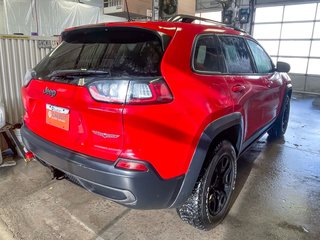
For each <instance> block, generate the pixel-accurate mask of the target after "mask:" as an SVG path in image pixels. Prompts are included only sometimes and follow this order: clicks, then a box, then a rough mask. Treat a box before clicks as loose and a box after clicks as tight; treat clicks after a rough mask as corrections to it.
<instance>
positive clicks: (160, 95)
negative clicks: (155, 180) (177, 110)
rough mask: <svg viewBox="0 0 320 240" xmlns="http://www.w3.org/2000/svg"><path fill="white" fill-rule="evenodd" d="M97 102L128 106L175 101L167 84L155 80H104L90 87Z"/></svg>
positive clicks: (160, 80)
mask: <svg viewBox="0 0 320 240" xmlns="http://www.w3.org/2000/svg"><path fill="white" fill-rule="evenodd" d="M88 88H89V91H90V94H91V96H92V97H93V98H94V99H95V100H97V101H103V102H110V103H126V104H156V103H168V102H171V101H172V100H173V96H172V94H171V91H170V89H169V87H168V85H167V84H166V82H165V81H164V80H163V79H162V78H160V79H154V80H130V81H129V80H103V81H95V82H93V83H91V84H89V85H88Z"/></svg>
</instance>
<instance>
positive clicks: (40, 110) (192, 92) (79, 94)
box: [22, 22, 289, 179]
mask: <svg viewBox="0 0 320 240" xmlns="http://www.w3.org/2000/svg"><path fill="white" fill-rule="evenodd" d="M106 26H136V27H143V28H149V29H153V30H157V31H160V32H163V33H165V34H167V35H169V36H172V37H173V39H172V40H171V43H170V44H169V47H168V48H167V50H166V52H165V54H164V56H163V59H162V63H161V73H162V77H163V79H164V80H165V83H166V84H167V86H168V89H167V90H165V91H164V94H165V95H167V96H169V98H170V99H169V100H170V101H167V102H169V103H161V104H157V103H154V102H152V103H153V104H145V105H143V104H142V105H141V104H137V105H133V104H115V103H105V102H99V101H96V100H94V99H93V98H92V96H91V95H90V93H89V91H88V89H87V88H86V87H81V86H75V85H68V84H61V83H55V82H49V81H44V80H32V81H31V82H30V84H29V85H28V86H27V87H23V88H22V95H23V102H24V106H25V109H26V114H25V116H24V121H25V124H26V125H27V126H28V128H30V129H31V130H32V131H33V132H35V133H36V134H38V135H39V136H41V137H43V138H45V139H47V140H48V141H50V142H53V143H55V144H58V145H60V146H63V147H65V148H68V149H71V150H73V151H76V152H79V153H83V154H86V155H90V156H93V157H97V158H100V159H105V160H108V161H114V162H115V161H117V160H118V159H119V158H126V159H132V160H143V161H146V162H148V163H150V164H151V165H152V166H153V167H154V168H155V169H156V170H157V172H158V173H159V175H160V176H161V177H162V178H165V179H169V178H173V177H176V176H179V175H182V174H185V173H186V171H187V169H188V166H189V164H190V161H191V159H192V156H193V154H194V151H195V149H196V146H197V144H198V141H199V138H200V135H201V134H202V132H203V131H204V129H205V128H206V126H207V125H208V124H209V123H211V122H213V121H214V120H216V119H218V118H220V117H222V116H224V115H226V114H230V113H233V112H241V113H242V115H243V116H244V126H245V136H244V139H248V138H249V137H250V136H251V135H252V134H253V133H254V132H255V131H257V130H258V129H259V128H260V127H261V126H263V125H265V124H266V123H267V122H268V121H270V120H271V119H272V118H274V117H275V116H276V115H277V113H278V112H279V106H280V99H281V98H282V97H283V94H284V91H285V86H284V84H283V81H289V80H288V79H284V78H285V77H279V76H278V79H277V80H276V81H274V84H275V85H274V86H271V87H270V86H266V84H265V80H266V78H272V77H275V76H274V75H272V74H271V75H269V76H267V77H258V76H256V75H252V76H231V75H200V74H197V73H195V72H193V71H192V70H191V67H190V57H191V53H192V45H193V42H194V39H195V37H196V36H197V35H198V34H200V33H210V32H211V33H216V34H233V35H240V34H243V33H240V32H238V31H235V30H233V29H231V28H225V27H218V26H208V25H196V24H189V23H170V22H144V23H138V22H130V23H108V24H106ZM73 29H77V28H72V29H69V30H73ZM246 37H248V38H250V36H246ZM253 79H254V81H253ZM282 79H284V80H282ZM46 87H48V88H49V89H55V90H56V91H57V95H56V97H54V98H53V97H50V96H48V95H43V94H42V92H43V90H44V89H45V88H46ZM158 87H159V86H158ZM154 91H158V92H159V88H157V86H154ZM171 94H172V96H171ZM171 97H173V99H171ZM46 104H51V105H54V106H59V107H63V108H67V109H70V113H69V114H70V128H69V131H66V130H63V129H59V128H56V127H54V126H51V125H48V124H46V121H45V119H46ZM97 132H99V133H107V134H113V135H114V136H117V137H113V138H104V137H103V135H102V134H97ZM118 164H119V163H118ZM121 164H124V165H126V164H127V163H124V162H123V163H121ZM121 164H120V165H117V166H118V167H124V165H121ZM142 165H143V164H142ZM143 166H144V165H143Z"/></svg>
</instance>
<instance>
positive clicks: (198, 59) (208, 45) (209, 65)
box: [193, 35, 223, 72]
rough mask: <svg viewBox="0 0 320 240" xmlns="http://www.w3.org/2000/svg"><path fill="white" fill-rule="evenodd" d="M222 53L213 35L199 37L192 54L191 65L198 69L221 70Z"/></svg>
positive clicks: (207, 70)
mask: <svg viewBox="0 0 320 240" xmlns="http://www.w3.org/2000/svg"><path fill="white" fill-rule="evenodd" d="M221 63H222V55H221V51H220V50H219V46H218V44H217V38H216V37H215V36H209V35H204V36H201V37H199V39H198V41H197V43H196V47H195V52H194V56H193V67H194V69H195V70H198V71H205V72H221V71H222V69H223V67H222V65H221Z"/></svg>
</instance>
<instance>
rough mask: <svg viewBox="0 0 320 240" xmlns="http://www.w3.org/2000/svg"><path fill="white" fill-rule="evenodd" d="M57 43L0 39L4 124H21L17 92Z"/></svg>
mask: <svg viewBox="0 0 320 240" xmlns="http://www.w3.org/2000/svg"><path fill="white" fill-rule="evenodd" d="M57 41H58V38H54V37H45V38H44V37H27V36H10V35H0V101H2V102H3V103H4V105H5V109H6V121H7V122H9V123H11V124H15V123H20V122H22V115H23V107H22V103H21V96H20V88H21V86H22V84H23V79H24V75H25V72H26V71H27V70H28V69H31V68H33V67H34V66H35V65H36V64H37V63H38V62H39V61H40V60H41V59H42V58H43V57H44V56H46V55H47V54H48V53H49V52H50V51H51V50H52V49H53V47H55V46H56V44H57ZM48 43H50V44H48Z"/></svg>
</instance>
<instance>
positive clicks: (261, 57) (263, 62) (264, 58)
mask: <svg viewBox="0 0 320 240" xmlns="http://www.w3.org/2000/svg"><path fill="white" fill-rule="evenodd" d="M248 44H249V47H250V49H251V52H252V55H253V58H254V61H255V63H256V66H257V70H258V73H269V72H271V71H272V70H273V66H272V63H271V60H270V58H269V56H268V55H267V53H266V52H265V51H264V50H263V49H262V47H260V46H259V45H258V44H257V43H255V42H253V41H250V40H248Z"/></svg>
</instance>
